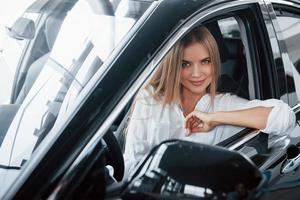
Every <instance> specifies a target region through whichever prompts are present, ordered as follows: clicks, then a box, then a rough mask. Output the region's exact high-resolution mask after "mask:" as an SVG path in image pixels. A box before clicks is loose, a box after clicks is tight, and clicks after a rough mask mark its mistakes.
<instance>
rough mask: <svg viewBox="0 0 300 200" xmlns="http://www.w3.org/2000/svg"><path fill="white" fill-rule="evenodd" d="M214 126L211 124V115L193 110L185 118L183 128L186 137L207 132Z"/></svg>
mask: <svg viewBox="0 0 300 200" xmlns="http://www.w3.org/2000/svg"><path fill="white" fill-rule="evenodd" d="M215 126H216V125H215V124H214V123H213V120H212V114H210V113H205V112H200V111H197V110H194V111H193V112H191V113H190V114H189V115H188V116H186V118H185V128H186V129H187V133H186V134H187V136H189V135H191V134H192V133H194V132H207V131H210V130H212V129H213V128H214V127H215Z"/></svg>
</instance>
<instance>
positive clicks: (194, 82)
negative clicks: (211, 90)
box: [191, 79, 205, 86]
mask: <svg viewBox="0 0 300 200" xmlns="http://www.w3.org/2000/svg"><path fill="white" fill-rule="evenodd" d="M204 81H205V79H204V80H201V81H191V83H192V85H194V86H200V85H202V84H203V83H204Z"/></svg>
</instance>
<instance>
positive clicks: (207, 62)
mask: <svg viewBox="0 0 300 200" xmlns="http://www.w3.org/2000/svg"><path fill="white" fill-rule="evenodd" d="M209 63H210V60H203V61H202V65H208V64H209Z"/></svg>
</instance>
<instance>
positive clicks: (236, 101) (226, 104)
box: [214, 93, 249, 111]
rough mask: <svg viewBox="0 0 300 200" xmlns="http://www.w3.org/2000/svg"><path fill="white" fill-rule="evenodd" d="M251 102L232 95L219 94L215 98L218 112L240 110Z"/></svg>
mask: <svg viewBox="0 0 300 200" xmlns="http://www.w3.org/2000/svg"><path fill="white" fill-rule="evenodd" d="M247 102H249V100H248V99H244V98H241V97H239V96H237V95H235V94H232V93H218V94H217V95H216V96H215V98H214V106H215V109H216V110H224V111H226V110H230V109H234V108H238V107H240V106H242V105H244V104H246V103H247Z"/></svg>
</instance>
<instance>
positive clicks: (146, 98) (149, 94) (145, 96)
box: [136, 86, 158, 105]
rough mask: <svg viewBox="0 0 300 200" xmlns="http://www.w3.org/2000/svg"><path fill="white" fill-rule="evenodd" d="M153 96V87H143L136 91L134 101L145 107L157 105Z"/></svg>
mask: <svg viewBox="0 0 300 200" xmlns="http://www.w3.org/2000/svg"><path fill="white" fill-rule="evenodd" d="M153 94H154V89H153V87H151V86H146V87H143V88H141V89H140V90H139V91H138V93H137V95H136V101H138V102H140V103H142V104H145V105H152V104H157V103H158V102H157V101H156V100H155V98H154V96H153Z"/></svg>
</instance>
